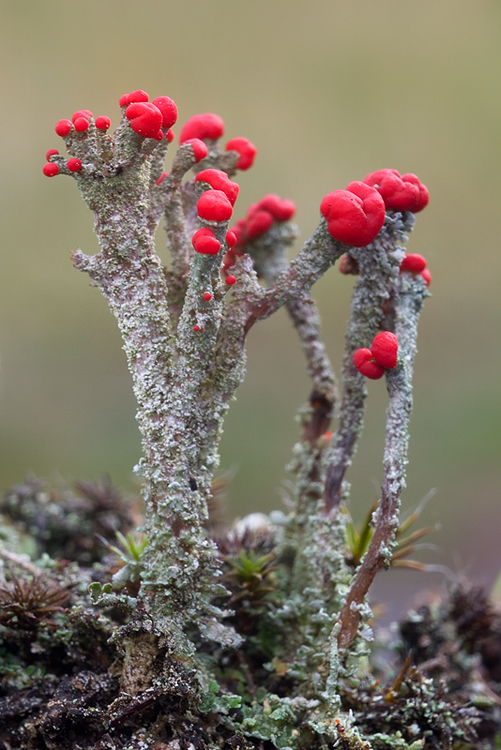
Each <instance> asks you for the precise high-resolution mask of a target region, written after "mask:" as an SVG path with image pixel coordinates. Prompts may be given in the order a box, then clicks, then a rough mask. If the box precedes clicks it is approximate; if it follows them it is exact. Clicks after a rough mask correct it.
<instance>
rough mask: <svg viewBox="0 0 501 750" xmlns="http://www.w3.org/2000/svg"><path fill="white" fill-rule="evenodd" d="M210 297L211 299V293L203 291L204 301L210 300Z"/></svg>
mask: <svg viewBox="0 0 501 750" xmlns="http://www.w3.org/2000/svg"><path fill="white" fill-rule="evenodd" d="M211 299H212V294H211V293H210V292H205V294H204V300H205V301H206V302H210V301H211Z"/></svg>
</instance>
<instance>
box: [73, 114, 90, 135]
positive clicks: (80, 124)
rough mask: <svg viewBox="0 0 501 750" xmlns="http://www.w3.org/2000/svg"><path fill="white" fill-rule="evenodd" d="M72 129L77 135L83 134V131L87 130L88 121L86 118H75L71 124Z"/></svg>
mask: <svg viewBox="0 0 501 750" xmlns="http://www.w3.org/2000/svg"><path fill="white" fill-rule="evenodd" d="M73 127H74V128H75V130H76V131H77V133H85V131H86V130H88V129H89V121H88V119H87V118H86V117H77V119H76V120H75V122H74V123H73Z"/></svg>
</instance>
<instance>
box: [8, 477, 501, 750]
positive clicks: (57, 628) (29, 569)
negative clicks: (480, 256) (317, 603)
mask: <svg viewBox="0 0 501 750" xmlns="http://www.w3.org/2000/svg"><path fill="white" fill-rule="evenodd" d="M2 510H3V513H4V514H5V519H6V521H7V522H8V523H9V526H8V528H7V531H6V532H5V535H4V536H5V539H4V541H3V542H2V544H1V552H2V560H3V566H2V568H1V573H2V580H1V581H0V750H56V749H57V750H126V749H130V750H146V748H152V749H153V750H166V749H167V748H169V750H188V748H190V750H191V748H195V749H196V750H204V749H205V748H222V749H224V750H230V749H231V748H233V749H235V748H242V750H244V749H245V750H251V748H259V750H272V748H276V747H279V748H288V747H294V748H306V747H308V748H312V749H313V750H317V749H318V750H320V749H321V748H334V747H340V748H353V749H355V748H360V749H361V750H362V749H363V750H369V749H370V748H373V749H374V750H389V749H390V748H391V749H392V750H393V749H394V750H400V749H401V750H405V749H406V748H413V750H418V748H423V749H424V750H426V749H429V750H442V749H443V748H450V749H451V750H460V749H461V748H464V749H465V750H466V748H475V749H478V750H484V749H485V750H486V749H487V748H490V747H498V746H499V745H500V737H501V616H500V614H499V613H498V612H497V611H496V610H495V609H494V608H493V607H492V605H491V604H490V603H489V601H488V598H487V596H486V595H485V593H484V592H483V591H482V590H480V589H478V588H475V587H472V586H470V585H468V584H467V583H461V584H457V585H456V586H455V587H454V588H453V589H452V590H451V591H450V593H449V596H448V598H447V599H446V600H444V601H430V603H429V605H427V606H423V607H421V608H420V609H419V610H418V611H414V612H411V613H409V614H408V616H407V617H406V618H405V619H404V620H403V621H402V622H401V623H400V624H399V625H398V626H397V625H395V626H393V627H392V628H390V629H389V630H387V631H385V632H382V631H381V632H380V634H379V636H377V637H376V640H375V644H374V648H373V650H372V657H371V664H370V665H369V664H368V662H367V660H366V659H365V660H364V662H363V663H362V660H361V664H360V669H359V671H358V674H354V673H352V675H351V677H348V676H347V673H345V675H344V677H343V676H342V677H341V679H340V682H339V685H338V697H337V703H336V705H335V707H332V706H331V708H330V709H329V707H327V708H326V706H325V705H322V702H321V701H320V700H318V699H316V698H314V697H311V696H310V697H308V696H305V695H304V694H302V690H301V679H300V677H299V676H297V675H295V674H294V673H293V672H291V671H290V670H289V669H288V665H287V664H286V663H284V661H281V659H280V658H279V657H278V656H277V654H279V653H280V645H281V642H282V641H283V638H284V634H283V633H281V632H280V630H279V628H277V618H276V617H275V613H276V611H277V609H278V608H279V607H280V604H281V597H282V595H283V586H284V581H286V580H287V569H288V567H290V565H291V560H290V559H288V558H287V556H282V557H281V556H280V553H279V550H278V548H277V547H276V543H275V542H276V540H275V539H274V537H273V535H272V534H269V533H267V532H266V531H263V530H261V531H259V532H250V531H248V530H247V531H245V532H244V533H243V534H241V535H240V536H239V535H236V534H235V533H234V531H233V532H232V533H230V534H228V533H227V532H225V531H224V529H221V527H219V528H218V530H217V534H216V533H215V532H214V536H215V539H216V541H217V543H218V547H219V550H220V553H221V556H222V560H223V568H224V577H223V579H224V584H225V586H226V587H227V589H228V590H229V592H230V598H229V601H226V603H225V604H226V606H229V607H230V608H231V609H232V610H233V612H234V614H233V615H231V616H230V617H229V618H228V624H231V625H233V627H234V628H235V630H236V632H237V633H239V635H241V636H242V638H243V639H244V640H243V642H242V644H241V645H240V646H239V647H237V648H232V649H230V648H224V647H223V646H220V645H219V646H216V645H215V644H214V643H212V642H210V641H207V640H202V638H201V636H200V634H199V633H198V632H197V629H196V628H195V627H194V629H193V632H192V633H190V638H191V640H192V642H193V643H194V644H195V646H196V653H197V655H196V658H195V661H194V662H193V661H190V662H188V661H183V660H182V659H179V658H178V657H176V656H175V655H174V654H173V653H172V652H171V651H170V650H169V647H168V639H165V638H162V637H161V636H159V635H158V633H157V632H156V631H155V628H154V624H153V625H151V623H149V622H148V614H147V613H146V612H141V611H137V612H135V613H134V615H133V616H131V614H130V613H127V611H126V609H120V608H117V607H114V608H113V607H112V608H110V607H108V608H104V609H103V608H100V607H97V606H96V605H95V604H94V603H93V599H92V597H91V596H90V594H89V584H91V583H98V584H100V586H106V584H109V583H111V581H112V576H113V575H114V574H115V573H116V571H117V569H119V565H120V564H121V563H120V560H119V558H118V557H117V556H116V555H114V554H112V553H111V552H110V548H109V546H107V545H109V544H113V545H115V546H116V544H117V542H116V533H115V532H116V531H119V532H120V533H122V534H126V533H127V531H129V530H130V529H131V528H132V527H133V525H134V523H135V514H134V507H133V504H131V503H128V502H126V501H124V500H123V499H122V498H120V496H119V494H118V493H117V492H116V490H115V489H114V488H113V487H112V486H111V483H109V482H108V481H107V480H105V481H103V482H101V483H100V484H98V485H91V484H89V483H80V484H79V485H78V486H77V488H76V491H70V490H68V489H65V490H61V491H56V490H51V489H48V488H47V487H46V485H45V484H44V483H43V482H41V481H39V480H34V479H30V480H27V481H26V482H25V483H24V484H23V485H20V486H19V487H16V488H13V489H11V490H9V492H8V493H7V494H6V496H5V500H4V502H3V506H2ZM24 548H26V549H28V550H29V551H30V552H31V554H32V558H33V560H36V563H34V562H33V561H32V560H31V559H30V558H29V557H27V556H25V555H23V554H20V552H22V550H23V549H24ZM129 551H130V550H129ZM124 554H126V550H124ZM133 589H134V586H133V585H132V588H131V590H129V591H127V595H130V596H134V595H135V593H137V591H134V590H133ZM217 604H218V605H221V604H224V602H219V601H218V602H217ZM142 619H143V621H144V622H145V623H146V624H147V625H148V627H149V630H148V627H146V624H145V627H144V628H143V630H142V631H141V628H140V623H141V621H142ZM118 632H120V633H121V637H120V639H117V637H116V635H117V633H118ZM139 633H141V635H138V634H139ZM376 634H377V628H376ZM128 650H129V651H130V653H129V654H128V655H127V651H128ZM131 658H135V659H136V661H137V660H140V661H141V663H142V664H143V667H144V668H143V672H142V677H143V682H142V683H141V684H138V683H137V682H136V683H135V687H134V689H133V690H132V691H131V690H130V688H129V691H127V690H124V684H128V685H129V686H130V685H131V684H132V683H131V682H129V683H127V680H126V676H125V675H124V669H125V668H126V667H125V666H124V665H126V664H129V667H130V663H131ZM207 675H210V676H211V679H209V680H207V679H206V678H207ZM328 709H329V710H328Z"/></svg>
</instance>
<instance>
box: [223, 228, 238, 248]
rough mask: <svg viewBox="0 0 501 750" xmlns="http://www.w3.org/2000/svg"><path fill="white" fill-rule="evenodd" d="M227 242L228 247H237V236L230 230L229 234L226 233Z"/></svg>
mask: <svg viewBox="0 0 501 750" xmlns="http://www.w3.org/2000/svg"><path fill="white" fill-rule="evenodd" d="M225 240H226V244H227V245H228V247H235V245H236V244H237V235H236V234H235V232H233V231H232V230H231V229H230V231H229V232H226V237H225Z"/></svg>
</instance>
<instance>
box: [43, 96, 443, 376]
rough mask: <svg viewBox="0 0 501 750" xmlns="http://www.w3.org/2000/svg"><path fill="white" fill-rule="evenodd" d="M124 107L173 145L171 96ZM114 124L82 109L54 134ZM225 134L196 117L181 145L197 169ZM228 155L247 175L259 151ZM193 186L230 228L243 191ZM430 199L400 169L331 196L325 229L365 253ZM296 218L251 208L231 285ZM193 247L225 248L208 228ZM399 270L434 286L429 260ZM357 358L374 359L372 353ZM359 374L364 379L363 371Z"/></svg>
mask: <svg viewBox="0 0 501 750" xmlns="http://www.w3.org/2000/svg"><path fill="white" fill-rule="evenodd" d="M119 104H120V107H121V108H122V111H123V113H124V114H125V117H126V118H127V120H128V121H129V124H130V127H131V129H132V130H133V131H134V132H135V133H137V134H138V135H139V136H141V137H142V138H153V139H155V140H157V141H161V140H163V139H166V140H167V141H168V142H169V143H171V142H172V141H173V140H174V133H173V131H172V126H173V125H174V124H175V123H176V121H177V114H178V112H177V106H176V104H175V102H174V101H173V100H172V99H171V98H170V97H168V96H159V97H157V98H156V99H153V101H151V102H150V101H149V96H148V94H147V93H146V92H145V91H143V90H142V89H138V90H137V91H132V92H131V93H130V94H124V95H123V96H121V97H120V99H119ZM110 125H111V120H110V118H109V117H106V116H99V117H96V118H95V119H93V115H92V112H90V111H89V110H87V109H81V110H78V111H77V112H75V113H74V114H73V116H72V118H71V120H59V121H58V122H57V124H56V128H55V130H56V133H57V134H58V135H59V136H61V137H62V138H66V137H67V136H69V135H70V134H71V133H72V132H73V133H77V134H80V136H82V138H85V135H86V133H87V132H88V131H89V130H91V131H92V130H93V129H95V131H96V132H97V133H99V132H100V131H101V132H103V131H104V132H106V131H107V130H108V129H109V127H110ZM223 134H224V123H223V120H222V119H221V118H220V117H218V115H215V114H213V113H206V114H201V115H194V116H193V117H191V118H190V119H189V120H188V121H187V122H186V123H185V124H184V125H183V127H182V128H181V132H180V134H179V141H180V143H181V144H189V145H190V146H191V148H192V150H193V156H194V159H195V162H196V163H198V162H200V161H202V160H203V159H205V158H206V157H207V156H208V153H209V149H208V147H207V141H208V142H215V141H217V140H219V139H220V138H221V137H222V135H223ZM226 151H236V152H237V153H238V155H239V156H238V161H237V163H236V168H237V169H240V170H246V169H249V167H251V166H252V164H253V162H254V158H255V155H256V147H255V146H254V144H253V143H251V142H250V141H249V140H248V139H247V138H233V139H232V140H230V141H228V143H227V144H226ZM58 155H59V151H58V150H57V149H49V151H47V154H46V158H47V163H46V164H45V165H44V167H43V173H44V175H46V176H47V177H54V176H55V175H57V174H58V173H59V167H58V165H57V163H55V162H53V161H52V157H55V156H58ZM66 167H67V169H68V170H69V171H70V172H73V173H77V172H79V171H80V170H81V169H82V161H81V160H80V159H78V158H70V159H68V160H67V162H66ZM166 176H167V175H166V173H163V174H162V175H161V177H160V178H159V179H158V180H157V185H160V184H161V183H162V181H163V180H164V179H165V177H166ZM195 179H196V181H199V182H204V183H207V184H208V185H210V188H211V189H210V190H207V191H205V192H204V193H202V195H201V196H200V198H199V200H198V203H197V214H198V216H199V217H200V219H202V220H203V221H206V222H216V223H219V222H227V221H229V220H230V219H231V217H232V214H233V206H234V204H235V201H236V199H237V196H238V190H239V186H238V184H237V183H236V182H233V181H232V180H230V178H229V177H228V175H227V174H226V172H223V171H221V170H218V169H204V170H202V171H201V172H199V173H198V174H197V176H196V178H195ZM428 199H429V194H428V190H427V189H426V187H425V186H424V185H423V184H422V183H421V182H420V181H419V179H418V178H417V177H416V175H414V174H404V175H400V174H399V173H398V172H397V170H396V169H380V170H379V171H377V172H371V173H370V174H368V175H367V176H366V177H365V179H364V180H362V181H361V182H358V181H357V182H351V183H350V184H349V185H348V186H347V188H346V190H334V191H333V192H332V193H329V194H328V195H326V196H325V197H324V199H323V200H322V202H321V204H320V212H321V214H322V216H323V217H324V218H325V220H326V222H327V229H328V231H329V233H330V235H331V236H332V237H333V238H334V239H335V240H337V241H339V242H342V243H344V244H346V245H350V246H351V247H365V246H366V245H369V244H370V243H371V242H373V241H374V240H375V239H376V237H377V236H378V234H379V232H380V231H381V228H382V226H383V224H384V221H385V212H386V210H391V211H400V212H404V211H411V212H413V213H415V212H417V211H421V210H422V209H423V208H424V207H425V206H426V205H427V203H428ZM295 212H296V207H295V205H294V203H293V202H292V201H290V200H287V199H282V198H280V197H279V196H278V195H274V194H270V195H265V196H264V198H261V200H259V201H258V202H257V203H254V204H253V205H252V206H250V208H249V209H248V211H247V214H246V216H245V218H243V219H239V220H238V221H237V223H236V225H235V226H234V227H233V228H232V229H231V230H229V231H228V232H227V233H226V236H225V245H226V252H225V255H224V257H223V262H222V272H223V274H224V275H225V281H226V283H227V284H228V285H232V284H234V283H235V282H236V278H235V276H233V275H232V274H229V273H228V269H229V268H231V267H232V266H233V265H235V262H236V258H237V256H238V255H242V254H243V253H244V252H245V245H246V244H247V243H250V242H253V241H254V240H256V239H257V238H258V237H260V236H261V235H264V234H265V233H266V232H268V231H269V230H270V229H271V228H272V226H273V225H274V224H275V223H282V222H287V221H289V220H290V219H291V218H292V217H293V216H294V214H295ZM192 243H193V247H194V249H195V251H196V252H197V253H201V254H204V255H217V254H218V253H219V251H220V250H221V243H220V242H219V240H218V239H217V238H216V236H215V234H214V232H213V230H212V229H211V228H210V227H203V228H201V229H199V230H198V231H197V232H195V234H194V235H193V238H192ZM340 270H341V272H342V273H357V272H358V268H357V264H356V261H355V260H354V259H353V258H351V256H349V254H348V255H346V256H344V258H342V259H341V262H340ZM401 271H409V272H411V273H414V274H420V275H421V276H422V277H423V279H424V281H425V283H426V284H427V285H428V284H429V283H430V280H431V276H430V273H429V271H428V269H427V268H426V261H425V260H424V258H422V256H420V255H406V257H405V258H404V260H403V262H402V265H401ZM204 299H205V301H209V300H210V299H212V295H211V294H210V292H206V293H205V295H204ZM383 333H386V332H383ZM378 335H379V334H378ZM391 336H393V334H391ZM376 338H377V337H376ZM397 347H398V343H397ZM358 351H364V352H372V349H370V350H369V349H366V350H362V349H360V350H358ZM361 356H362V355H360V357H361ZM364 356H366V355H364ZM369 365H371V366H370V367H369ZM373 365H376V367H373ZM357 367H358V369H359V370H360V371H361V372H362V370H361V369H360V367H359V366H358V365H357ZM381 367H383V370H382V371H381V373H380V374H379V375H377V377H381V375H382V374H383V372H384V369H385V368H386V369H390V368H388V367H387V366H385V365H383V364H381V363H380V362H379V361H378V360H377V358H376V356H375V355H374V354H373V353H372V354H371V358H370V359H367V360H366V365H363V369H364V370H365V371H364V374H366V375H367V377H375V376H374V375H369V374H368V372H369V371H370V372H379V370H378V369H377V368H381Z"/></svg>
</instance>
